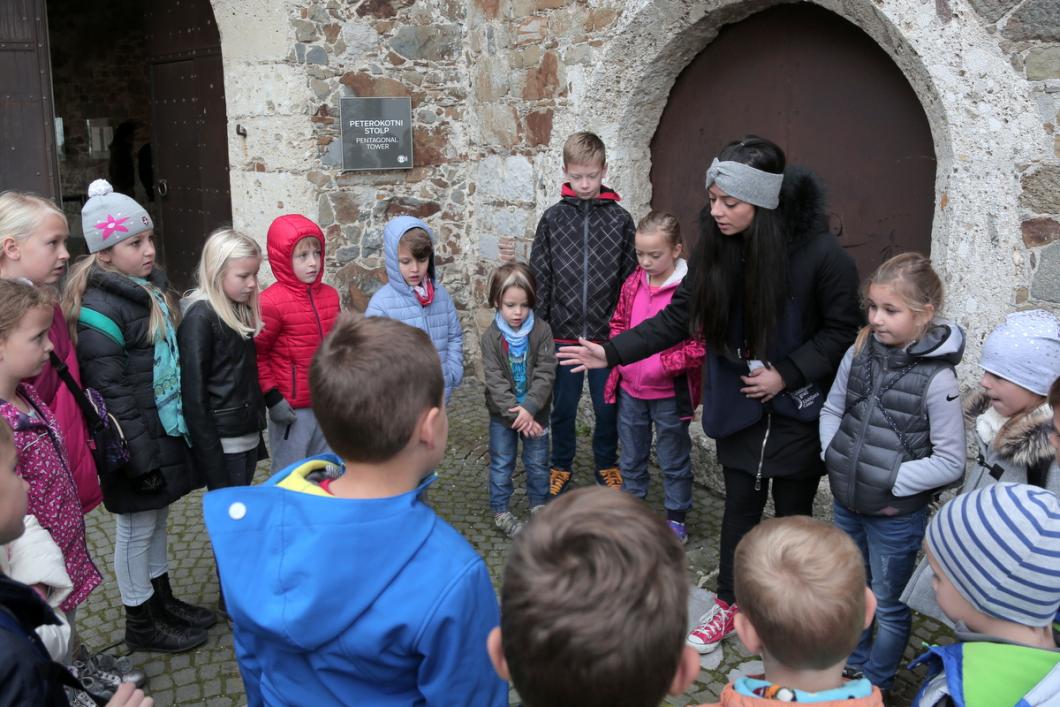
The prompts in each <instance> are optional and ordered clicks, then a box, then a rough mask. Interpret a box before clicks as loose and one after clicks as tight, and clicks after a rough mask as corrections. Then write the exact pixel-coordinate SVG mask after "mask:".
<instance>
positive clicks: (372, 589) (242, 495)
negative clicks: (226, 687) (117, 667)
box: [204, 315, 508, 707]
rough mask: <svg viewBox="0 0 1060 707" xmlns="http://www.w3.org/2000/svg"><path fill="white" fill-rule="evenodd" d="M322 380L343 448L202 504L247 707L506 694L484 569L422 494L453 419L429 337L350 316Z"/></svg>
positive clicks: (459, 699)
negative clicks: (493, 656) (497, 666)
mask: <svg viewBox="0 0 1060 707" xmlns="http://www.w3.org/2000/svg"><path fill="white" fill-rule="evenodd" d="M309 386H310V391H311V393H312V398H313V406H314V408H315V412H316V415H317V420H318V421H319V424H320V428H321V430H322V431H323V433H324V437H325V439H326V440H327V442H328V445H329V447H330V448H331V449H333V450H334V452H335V454H322V455H319V456H315V457H310V458H309V459H306V460H303V461H300V462H297V463H295V464H292V465H291V466H289V467H287V468H286V469H283V470H282V471H279V472H278V473H276V474H275V475H274V476H273V477H272V478H271V479H269V480H268V481H267V482H266V483H265V484H263V485H261V486H240V487H232V488H227V489H220V490H217V491H214V492H211V493H209V494H207V496H206V499H205V501H204V506H205V516H206V527H207V530H208V531H209V533H210V539H211V540H212V542H213V548H214V552H215V553H216V555H217V567H218V570H219V572H220V575H221V585H222V587H223V589H224V594H225V598H226V600H227V602H228V612H229V614H230V616H231V618H232V624H233V633H234V643H235V651H236V658H237V659H238V660H239V669H240V671H241V673H242V675H243V682H244V684H245V685H246V691H247V700H248V703H249V704H250V705H251V707H254V706H256V705H279V704H284V705H288V704H297V705H311V704H359V705H373V706H376V707H386V706H387V705H413V704H415V705H489V706H493V705H498V706H499V705H507V704H508V690H507V687H506V685H505V684H504V682H502V681H501V680H500V679H498V678H497V676H496V675H494V674H493V671H492V669H491V667H490V662H489V658H488V657H487V654H486V637H487V636H488V634H489V632H490V630H491V629H492V628H493V627H495V626H496V625H497V624H498V623H499V614H498V608H497V598H496V595H495V594H494V591H493V587H492V585H491V584H490V578H489V573H488V572H487V570H486V565H485V563H484V562H483V561H482V558H480V557H479V556H478V555H477V554H476V553H475V551H474V550H473V549H472V548H471V546H470V545H469V544H468V543H467V541H466V540H464V539H463V538H462V537H461V536H460V534H459V533H457V532H456V530H454V529H453V528H452V527H451V526H450V525H449V524H447V523H446V522H445V521H443V520H442V519H441V518H439V517H438V516H437V515H436V514H435V513H434V511H433V510H431V508H429V507H428V506H427V505H425V504H424V503H423V501H422V497H421V495H422V494H423V491H424V490H425V489H426V488H427V486H428V485H430V483H431V482H433V481H434V478H435V476H434V474H433V473H431V472H430V470H431V469H433V468H435V467H436V466H437V465H438V463H439V462H440V461H441V460H442V457H443V455H444V454H445V444H446V439H447V436H448V431H449V427H448V424H449V423H448V419H447V418H446V414H445V405H444V392H443V391H444V384H443V380H442V371H441V367H440V366H439V365H438V356H437V353H436V352H435V350H434V348H433V347H432V346H431V344H430V340H429V339H428V338H427V335H426V334H425V333H424V332H422V331H419V330H417V329H415V328H413V327H410V326H407V325H405V324H402V323H400V322H396V321H393V320H390V319H382V318H356V317H354V316H353V315H345V316H342V317H340V318H339V320H338V322H337V323H336V325H335V328H334V329H333V330H332V332H331V334H329V335H328V336H327V338H325V339H324V342H323V344H321V346H320V349H319V350H318V351H317V353H316V356H314V358H313V364H312V366H311V367H310V371H309ZM336 455H337V456H336Z"/></svg>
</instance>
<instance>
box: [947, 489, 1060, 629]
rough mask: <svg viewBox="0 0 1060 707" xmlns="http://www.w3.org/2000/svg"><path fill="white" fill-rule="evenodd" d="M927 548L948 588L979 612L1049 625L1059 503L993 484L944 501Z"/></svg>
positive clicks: (1059, 544) (1059, 605) (1054, 605)
mask: <svg viewBox="0 0 1060 707" xmlns="http://www.w3.org/2000/svg"><path fill="white" fill-rule="evenodd" d="M927 544H928V548H929V549H930V550H931V554H932V556H933V557H934V558H935V560H936V562H938V565H939V568H940V569H941V570H942V571H943V573H944V574H945V575H946V577H947V578H948V579H949V580H950V581H951V582H953V586H954V587H956V588H957V591H958V592H960V593H961V596H963V597H964V598H965V599H967V600H968V601H969V602H971V604H972V606H973V607H975V608H976V609H977V610H979V611H980V612H982V613H984V614H987V615H989V616H993V617H996V618H999V619H1004V620H1006V621H1012V622H1014V623H1017V624H1021V625H1023V626H1033V627H1037V626H1049V625H1050V624H1052V622H1053V618H1054V617H1055V616H1056V612H1057V609H1060V562H1057V560H1058V559H1060V501H1058V500H1057V498H1056V496H1055V495H1054V494H1052V493H1051V492H1049V491H1046V490H1045V489H1042V488H1039V487H1037V486H1029V485H1027V484H1010V483H1004V484H993V485H991V486H987V487H985V488H981V489H978V490H976V491H972V492H971V493H966V494H961V495H960V496H957V497H956V498H955V499H953V500H952V501H950V502H949V503H947V504H946V505H945V506H943V507H942V508H941V509H939V512H938V513H936V514H935V517H934V518H932V519H931V523H930V524H929V525H928V529H927Z"/></svg>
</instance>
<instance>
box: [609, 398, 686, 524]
mask: <svg viewBox="0 0 1060 707" xmlns="http://www.w3.org/2000/svg"><path fill="white" fill-rule="evenodd" d="M652 423H654V424H655V456H656V457H657V458H658V460H659V468H660V469H662V476H663V507H664V508H666V510H668V511H687V510H688V509H689V508H691V507H692V457H691V451H692V439H691V438H690V437H689V436H688V420H682V419H681V415H680V413H678V411H677V400H676V398H662V399H659V400H642V399H640V398H635V397H633V396H632V395H630V394H629V393H627V392H626V391H624V390H619V392H618V438H619V440H620V441H621V442H622V454H621V455H620V456H619V458H618V468H619V469H620V470H621V471H622V490H623V491H626V492H628V493H631V494H633V495H634V496H637V497H638V498H645V497H646V496H647V495H648V481H649V476H648V455H649V454H650V453H651V438H652Z"/></svg>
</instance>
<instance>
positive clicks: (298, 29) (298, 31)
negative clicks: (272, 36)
mask: <svg viewBox="0 0 1060 707" xmlns="http://www.w3.org/2000/svg"><path fill="white" fill-rule="evenodd" d="M291 26H292V27H294V38H295V39H297V40H298V41H299V42H315V41H316V40H317V38H318V37H319V36H320V33H319V31H318V30H317V25H316V24H315V23H313V22H309V21H308V20H291Z"/></svg>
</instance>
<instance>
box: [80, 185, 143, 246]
mask: <svg viewBox="0 0 1060 707" xmlns="http://www.w3.org/2000/svg"><path fill="white" fill-rule="evenodd" d="M81 227H82V229H83V230H84V233H85V244H86V245H87V246H88V252H89V253H98V252H99V251H101V250H104V249H106V248H110V247H111V246H112V245H115V244H116V243H121V242H122V241H124V240H126V239H128V238H132V237H133V236H138V235H140V234H141V233H143V232H144V231H150V230H153V229H154V227H155V224H154V223H152V222H151V216H150V215H149V214H148V213H147V211H145V210H144V207H142V206H140V205H139V204H138V203H136V201H135V200H134V199H132V198H131V197H128V196H125V195H124V194H116V193H115V192H114V188H113V187H112V186H111V185H110V182H108V181H107V180H106V179H97V180H96V181H94V182H92V183H91V184H90V185H88V201H86V202H85V205H84V206H83V207H81Z"/></svg>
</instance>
